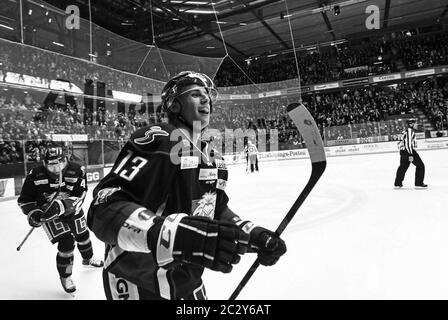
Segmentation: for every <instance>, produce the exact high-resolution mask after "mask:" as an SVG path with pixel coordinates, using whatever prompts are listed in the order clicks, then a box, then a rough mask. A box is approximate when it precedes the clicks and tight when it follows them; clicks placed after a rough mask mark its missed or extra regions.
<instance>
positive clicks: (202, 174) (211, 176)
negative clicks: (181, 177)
mask: <svg viewBox="0 0 448 320" xmlns="http://www.w3.org/2000/svg"><path fill="white" fill-rule="evenodd" d="M216 179H218V169H200V170H199V180H216Z"/></svg>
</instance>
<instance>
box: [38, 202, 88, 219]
mask: <svg viewBox="0 0 448 320" xmlns="http://www.w3.org/2000/svg"><path fill="white" fill-rule="evenodd" d="M78 202H79V199H78V198H67V199H62V200H55V201H53V203H51V204H50V206H49V207H48V208H46V209H45V210H46V212H45V214H44V215H43V217H42V220H43V221H50V220H53V219H54V218H56V217H59V218H60V219H61V220H63V221H67V220H70V219H71V218H73V217H74V215H75V213H76V205H77V204H78Z"/></svg>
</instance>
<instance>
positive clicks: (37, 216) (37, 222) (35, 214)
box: [27, 209, 44, 228]
mask: <svg viewBox="0 0 448 320" xmlns="http://www.w3.org/2000/svg"><path fill="white" fill-rule="evenodd" d="M43 214H44V212H43V211H42V210H40V209H34V210H33V211H31V212H30V213H28V216H27V218H28V224H29V225H30V226H31V227H33V228H38V227H40V226H41V225H42V221H41V219H42V215H43Z"/></svg>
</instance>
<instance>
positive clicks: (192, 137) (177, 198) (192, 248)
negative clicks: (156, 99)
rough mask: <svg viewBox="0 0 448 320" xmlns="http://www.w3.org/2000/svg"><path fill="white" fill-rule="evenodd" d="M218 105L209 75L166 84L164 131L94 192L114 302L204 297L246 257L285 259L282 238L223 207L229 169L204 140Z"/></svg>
mask: <svg viewBox="0 0 448 320" xmlns="http://www.w3.org/2000/svg"><path fill="white" fill-rule="evenodd" d="M216 97H217V91H216V88H215V86H214V84H213V82H212V80H211V79H210V78H209V77H208V76H206V75H204V74H201V73H196V72H190V71H185V72H181V73H180V74H178V75H176V76H175V77H173V78H172V79H170V80H169V81H168V82H167V84H166V85H165V87H164V89H163V91H162V107H163V109H164V110H165V111H166V112H167V116H168V123H160V124H156V125H151V126H148V127H146V128H142V129H140V130H138V131H136V132H134V134H132V136H131V137H130V139H129V141H128V142H127V143H126V144H125V146H124V147H123V149H122V150H121V152H120V154H119V155H118V158H117V160H116V162H115V164H114V166H113V167H112V169H111V171H110V173H109V174H108V175H107V176H106V177H104V178H103V179H102V180H101V181H100V183H99V184H98V186H97V187H96V188H95V190H94V191H93V196H94V198H93V201H92V204H91V205H90V208H89V212H88V217H87V223H88V226H89V228H90V229H91V230H92V231H93V232H94V233H95V234H96V236H97V238H99V239H100V240H102V241H104V242H105V243H106V258H105V265H104V271H103V283H104V289H105V293H106V297H107V298H108V299H140V300H144V299H190V300H193V299H198V300H200V299H206V298H207V296H206V292H205V288H204V285H203V283H202V279H201V278H202V274H203V271H204V268H208V269H211V270H215V271H220V272H224V273H228V272H230V271H231V270H232V266H233V265H234V264H236V263H238V262H239V261H240V256H241V255H242V254H244V253H246V252H247V251H249V252H256V253H258V258H259V261H260V262H261V264H263V265H273V264H274V263H276V262H277V260H278V259H279V258H280V256H282V255H283V254H284V253H285V252H286V245H285V243H284V241H283V240H282V239H280V238H279V237H278V236H276V235H275V234H274V233H273V232H271V231H269V230H267V229H265V228H262V227H259V226H255V225H254V224H253V223H252V222H250V221H243V220H242V219H241V218H239V217H238V216H237V215H236V214H235V213H233V212H232V211H231V210H230V209H229V207H228V206H227V202H228V200H229V199H228V197H227V195H226V192H225V188H226V184H227V175H228V173H227V167H226V164H225V162H224V160H223V158H222V157H221V156H220V155H219V154H218V153H217V152H215V151H214V150H209V145H208V143H207V142H204V141H201V140H200V139H199V138H200V131H201V129H205V128H206V127H207V126H208V124H209V120H210V114H211V113H212V108H213V103H214V102H215V100H216ZM196 125H198V126H196ZM196 128H198V130H196ZM196 131H199V134H198V132H196ZM228 289H229V290H230V288H228Z"/></svg>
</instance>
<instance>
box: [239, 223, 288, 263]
mask: <svg viewBox="0 0 448 320" xmlns="http://www.w3.org/2000/svg"><path fill="white" fill-rule="evenodd" d="M234 221H235V222H236V224H237V225H238V226H239V227H240V228H241V229H242V230H243V231H244V232H246V233H247V234H249V235H250V240H249V245H250V247H249V250H250V251H252V252H257V253H258V261H259V262H260V264H262V265H264V266H272V265H274V264H275V263H277V261H278V259H280V257H281V256H282V255H284V254H285V252H286V244H285V242H284V241H283V240H282V239H281V238H280V237H279V236H278V235H276V234H275V233H274V232H272V231H270V230H268V229H265V228H263V227H257V226H254V224H253V223H252V222H250V221H241V220H239V218H237V219H235V220H234Z"/></svg>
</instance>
